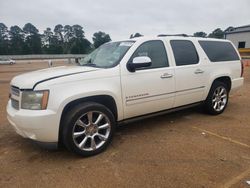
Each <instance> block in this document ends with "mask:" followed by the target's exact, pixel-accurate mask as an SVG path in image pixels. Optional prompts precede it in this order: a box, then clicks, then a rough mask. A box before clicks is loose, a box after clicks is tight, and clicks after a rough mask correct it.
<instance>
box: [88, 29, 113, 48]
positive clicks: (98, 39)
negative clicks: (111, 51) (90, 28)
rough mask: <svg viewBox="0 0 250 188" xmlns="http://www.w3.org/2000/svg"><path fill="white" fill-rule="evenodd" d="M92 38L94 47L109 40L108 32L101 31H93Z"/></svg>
mask: <svg viewBox="0 0 250 188" xmlns="http://www.w3.org/2000/svg"><path fill="white" fill-rule="evenodd" d="M92 39H93V42H94V47H95V48H98V47H99V46H101V45H102V44H104V43H106V42H109V41H111V38H110V36H109V34H106V33H104V32H102V31H99V32H96V33H94V34H93V38H92Z"/></svg>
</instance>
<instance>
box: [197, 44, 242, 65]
mask: <svg viewBox="0 0 250 188" xmlns="http://www.w3.org/2000/svg"><path fill="white" fill-rule="evenodd" d="M199 43H200V45H201V47H202V48H203V50H204V51H205V53H206V54H207V56H208V58H209V60H210V61H212V62H217V61H235V60H239V56H238V54H237V53H236V51H235V49H234V47H233V46H232V44H231V43H230V42H222V41H199Z"/></svg>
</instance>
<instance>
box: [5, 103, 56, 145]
mask: <svg viewBox="0 0 250 188" xmlns="http://www.w3.org/2000/svg"><path fill="white" fill-rule="evenodd" d="M7 119H8V121H9V122H10V124H11V125H12V126H13V127H14V129H15V130H16V132H17V133H18V134H19V135H21V136H23V137H24V138H29V139H32V140H34V141H37V142H45V143H57V142H58V134H59V123H60V118H59V117H58V116H57V114H56V112H54V111H52V110H48V109H47V110H24V109H20V110H16V109H14V108H13V107H12V106H11V102H10V100H9V102H8V104H7Z"/></svg>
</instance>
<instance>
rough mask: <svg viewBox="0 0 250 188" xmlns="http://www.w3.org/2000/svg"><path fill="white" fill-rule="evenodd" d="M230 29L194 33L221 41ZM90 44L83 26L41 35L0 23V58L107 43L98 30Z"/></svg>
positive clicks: (30, 28) (26, 27)
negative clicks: (208, 32)
mask: <svg viewBox="0 0 250 188" xmlns="http://www.w3.org/2000/svg"><path fill="white" fill-rule="evenodd" d="M232 28H233V27H228V28H227V29H225V30H222V29H221V28H217V29H215V30H214V31H212V32H211V33H210V34H207V33H205V32H203V31H199V32H195V33H194V34H193V36H195V37H209V38H219V39H220V38H224V34H225V32H227V31H230V30H231V29H232ZM140 36H143V35H142V34H140V33H135V34H131V35H130V38H135V37H140ZM92 40H93V43H91V42H90V41H89V40H88V39H86V37H85V32H84V30H83V27H82V26H80V25H77V24H76V25H72V26H71V25H64V26H63V25H61V24H57V25H56V26H55V27H54V29H53V30H52V29H51V28H49V27H48V28H46V30H44V31H43V33H42V34H40V33H39V30H38V29H37V28H36V27H35V26H34V25H33V24H31V23H27V24H25V25H24V26H23V28H20V27H19V26H17V25H15V26H11V27H10V28H8V27H7V26H6V25H5V24H4V23H0V55H21V54H86V53H89V52H91V51H92V50H93V49H95V48H98V47H99V46H100V45H102V44H104V43H106V42H109V41H111V38H110V36H109V35H108V34H106V33H105V32H102V31H99V32H96V33H94V34H93V37H92Z"/></svg>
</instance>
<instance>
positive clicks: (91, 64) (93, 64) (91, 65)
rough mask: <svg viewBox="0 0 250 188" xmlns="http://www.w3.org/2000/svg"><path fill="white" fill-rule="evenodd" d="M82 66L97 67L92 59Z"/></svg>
mask: <svg viewBox="0 0 250 188" xmlns="http://www.w3.org/2000/svg"><path fill="white" fill-rule="evenodd" d="M82 66H90V67H96V64H95V63H92V59H91V58H90V59H89V60H88V61H87V63H86V64H83V65H82Z"/></svg>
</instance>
